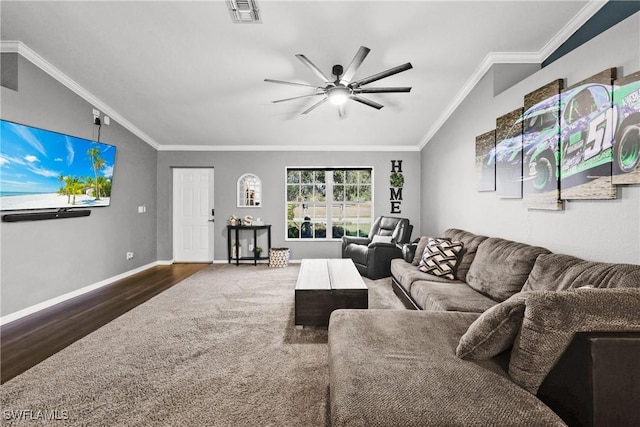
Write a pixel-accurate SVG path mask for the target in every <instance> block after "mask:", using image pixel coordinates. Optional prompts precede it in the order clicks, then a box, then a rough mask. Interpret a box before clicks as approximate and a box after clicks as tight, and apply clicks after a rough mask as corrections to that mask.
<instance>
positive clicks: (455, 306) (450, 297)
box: [410, 275, 497, 313]
mask: <svg viewBox="0 0 640 427" xmlns="http://www.w3.org/2000/svg"><path fill="white" fill-rule="evenodd" d="M425 276H426V275H425ZM410 295H411V298H413V300H414V301H415V302H416V304H418V306H420V308H422V309H423V310H432V311H465V312H471V313H482V312H483V311H485V310H487V309H489V308H491V307H493V306H494V305H496V304H497V303H496V302H495V301H494V300H492V299H491V298H488V297H486V296H484V295H482V294H481V293H479V292H476V291H474V290H473V289H471V288H470V287H469V285H467V284H466V283H464V282H461V281H459V280H454V281H452V280H449V279H444V278H442V277H437V276H430V278H429V280H418V281H415V282H413V284H412V285H411V290H410Z"/></svg>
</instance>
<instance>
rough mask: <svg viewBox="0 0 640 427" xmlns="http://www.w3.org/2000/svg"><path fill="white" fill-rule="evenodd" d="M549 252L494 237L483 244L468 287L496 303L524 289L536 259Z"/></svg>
mask: <svg viewBox="0 0 640 427" xmlns="http://www.w3.org/2000/svg"><path fill="white" fill-rule="evenodd" d="M548 253H550V251H549V250H548V249H545V248H542V247H539V246H531V245H527V244H525V243H519V242H513V241H511V240H505V239H500V238H497V237H490V238H488V239H486V240H485V241H483V242H482V243H481V244H480V245H479V246H478V250H477V252H476V256H475V259H474V261H473V263H472V264H471V267H470V268H469V272H468V273H467V284H468V285H469V286H471V287H472V288H473V289H475V290H476V291H478V292H480V293H483V294H485V295H487V296H489V297H490V298H493V299H494V300H496V301H504V300H506V299H507V298H509V297H510V296H511V295H514V294H516V293H518V292H520V291H521V290H522V287H523V286H524V284H525V282H526V281H527V278H528V277H529V273H531V270H532V269H533V265H534V264H535V262H536V258H537V257H538V255H541V254H548Z"/></svg>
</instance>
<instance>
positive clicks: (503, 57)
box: [418, 0, 608, 150]
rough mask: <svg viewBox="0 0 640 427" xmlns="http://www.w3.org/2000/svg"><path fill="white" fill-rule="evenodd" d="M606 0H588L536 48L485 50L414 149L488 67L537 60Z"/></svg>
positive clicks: (426, 139)
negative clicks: (508, 50) (528, 49)
mask: <svg viewBox="0 0 640 427" xmlns="http://www.w3.org/2000/svg"><path fill="white" fill-rule="evenodd" d="M607 1H608V0H589V2H588V3H587V4H586V5H585V6H584V7H583V8H582V9H580V11H579V12H578V14H577V15H576V16H575V17H573V19H571V20H570V21H569V22H567V24H565V26H564V27H562V29H561V30H560V31H559V32H558V33H557V34H556V35H554V36H553V37H552V38H551V40H549V41H548V42H547V44H545V45H544V47H543V48H542V49H540V50H539V51H538V52H489V53H488V54H487V55H486V56H485V57H484V59H483V61H482V62H481V63H480V65H478V68H476V70H475V71H474V72H473V74H471V77H469V79H468V80H467V81H466V82H465V84H464V85H463V86H462V88H461V89H460V90H459V91H458V93H457V94H456V96H455V97H453V99H452V100H451V103H450V104H449V105H448V106H447V108H445V109H444V110H443V112H442V114H440V116H439V117H438V118H437V119H436V121H435V122H434V123H433V125H431V127H430V128H429V130H428V131H427V133H426V134H425V136H424V137H423V138H422V140H421V141H420V144H419V145H418V150H422V149H423V148H424V147H425V145H427V144H428V143H429V141H431V138H433V137H434V136H435V134H436V133H437V132H438V131H439V130H440V128H441V127H442V126H443V125H444V124H445V123H446V122H447V120H449V117H451V115H452V114H453V112H454V111H455V110H456V109H457V108H458V107H459V106H460V104H462V102H463V101H464V100H465V98H466V97H467V96H468V95H469V93H471V91H472V90H473V88H474V87H475V86H476V85H477V84H478V82H479V81H480V79H482V77H484V75H485V74H486V73H487V71H489V69H490V68H491V67H492V66H493V65H494V64H527V63H528V64H536V63H538V64H541V63H542V61H544V60H545V59H546V58H547V57H548V56H549V55H550V54H551V53H553V52H554V51H555V50H556V49H557V48H559V47H560V46H561V45H562V43H564V42H565V41H567V39H568V38H569V37H571V35H572V34H573V33H575V32H576V31H577V30H578V29H579V28H580V27H582V26H583V25H584V24H585V23H586V22H587V21H588V20H589V19H591V17H592V16H593V15H595V14H596V12H598V11H599V10H600V9H601V8H602V6H604V5H605V4H606V3H607Z"/></svg>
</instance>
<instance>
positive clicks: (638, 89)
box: [613, 71, 640, 184]
mask: <svg viewBox="0 0 640 427" xmlns="http://www.w3.org/2000/svg"><path fill="white" fill-rule="evenodd" d="M613 108H614V110H615V113H614V117H615V118H616V119H617V120H616V121H617V127H616V129H615V131H614V141H613V183H614V184H640V71H639V72H637V73H633V74H631V75H629V76H626V77H624V78H621V79H618V80H616V81H614V82H613Z"/></svg>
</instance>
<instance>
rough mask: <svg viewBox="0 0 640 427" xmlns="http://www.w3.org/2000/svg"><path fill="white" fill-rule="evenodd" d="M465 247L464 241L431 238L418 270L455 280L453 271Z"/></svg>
mask: <svg viewBox="0 0 640 427" xmlns="http://www.w3.org/2000/svg"><path fill="white" fill-rule="evenodd" d="M463 247H464V244H463V243H462V242H451V241H449V240H446V239H437V238H429V241H428V242H427V246H426V247H425V248H424V252H423V253H422V260H421V261H420V264H419V265H418V270H420V271H422V272H425V273H429V274H433V275H434V276H440V277H446V278H447V279H450V280H453V279H454V278H455V277H454V275H453V273H454V272H455V271H456V266H457V265H458V254H459V253H460V252H461V251H462V248H463Z"/></svg>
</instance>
